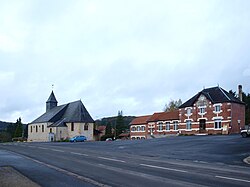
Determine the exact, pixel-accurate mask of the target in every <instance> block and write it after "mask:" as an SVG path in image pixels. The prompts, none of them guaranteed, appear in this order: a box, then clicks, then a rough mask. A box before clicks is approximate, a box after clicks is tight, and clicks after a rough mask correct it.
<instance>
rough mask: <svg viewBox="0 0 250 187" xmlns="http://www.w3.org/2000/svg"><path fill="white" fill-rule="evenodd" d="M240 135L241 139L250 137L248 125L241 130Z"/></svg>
mask: <svg viewBox="0 0 250 187" xmlns="http://www.w3.org/2000/svg"><path fill="white" fill-rule="evenodd" d="M240 134H241V136H242V137H243V138H246V137H248V136H250V126H249V125H248V127H247V128H246V129H243V130H241V131H240Z"/></svg>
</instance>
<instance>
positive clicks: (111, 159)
mask: <svg viewBox="0 0 250 187" xmlns="http://www.w3.org/2000/svg"><path fill="white" fill-rule="evenodd" d="M98 158H100V159H104V160H110V161H115V162H123V163H124V162H125V161H123V160H117V159H113V158H106V157H101V156H99V157H98Z"/></svg>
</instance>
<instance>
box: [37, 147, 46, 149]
mask: <svg viewBox="0 0 250 187" xmlns="http://www.w3.org/2000/svg"><path fill="white" fill-rule="evenodd" d="M37 148H39V149H48V148H46V147H37Z"/></svg>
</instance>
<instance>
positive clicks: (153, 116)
mask: <svg viewBox="0 0 250 187" xmlns="http://www.w3.org/2000/svg"><path fill="white" fill-rule="evenodd" d="M163 113H164V112H156V113H154V114H153V115H152V116H151V117H150V118H149V119H148V120H147V122H154V121H158V118H159V116H160V115H162V114H163Z"/></svg>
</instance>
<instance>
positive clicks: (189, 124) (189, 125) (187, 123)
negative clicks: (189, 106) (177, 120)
mask: <svg viewBox="0 0 250 187" xmlns="http://www.w3.org/2000/svg"><path fill="white" fill-rule="evenodd" d="M186 129H189V130H190V129H192V124H191V120H187V122H186Z"/></svg>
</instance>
